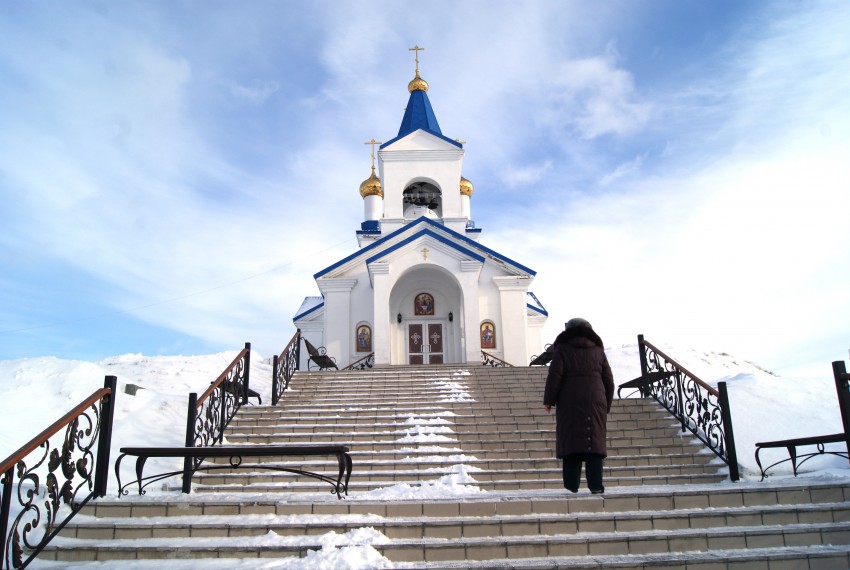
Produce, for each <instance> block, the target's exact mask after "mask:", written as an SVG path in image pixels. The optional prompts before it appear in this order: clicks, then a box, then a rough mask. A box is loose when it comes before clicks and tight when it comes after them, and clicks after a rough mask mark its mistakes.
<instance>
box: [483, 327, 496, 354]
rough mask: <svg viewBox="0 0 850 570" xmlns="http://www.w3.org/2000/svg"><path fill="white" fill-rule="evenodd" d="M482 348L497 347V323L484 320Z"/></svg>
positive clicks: (491, 348)
mask: <svg viewBox="0 0 850 570" xmlns="http://www.w3.org/2000/svg"><path fill="white" fill-rule="evenodd" d="M481 348H482V349H485V348H489V349H490V350H493V349H495V348H496V325H494V324H493V321H484V322H483V323H481Z"/></svg>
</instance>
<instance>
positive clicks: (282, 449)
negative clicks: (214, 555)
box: [115, 445, 352, 499]
mask: <svg viewBox="0 0 850 570" xmlns="http://www.w3.org/2000/svg"><path fill="white" fill-rule="evenodd" d="M128 455H131V456H133V457H136V479H135V480H133V481H130V482H129V483H126V484H124V485H122V484H121V471H120V467H121V460H123V459H124V457H126V456H128ZM277 456H280V457H298V456H310V457H313V456H334V457H336V459H337V462H338V463H339V474H338V475H337V477H336V478H333V477H331V476H329V475H323V474H321V473H315V472H312V471H306V470H304V469H296V468H293V467H285V466H280V465H273V464H272V465H267V464H256V463H254V464H245V463H243V462H242V460H243V458H245V457H277ZM151 457H181V458H183V459H184V461H185V460H187V459H192V460H203V459H205V458H207V457H226V458H228V463H226V464H224V463H223V464H215V463H208V464H206V465H199V466H196V467H195V469H193V470H191V471H190V472H189V473H188V477H189V479H188V480H187V479H185V477H186V475H187V471H186V469H185V468H184V469H181V470H180V471H170V472H168V473H158V474H156V475H149V476H147V477H145V476H144V469H145V463H146V462H147V460H148V459H149V458H151ZM245 467H251V468H255V469H264V470H265V469H268V470H272V471H283V472H287V473H296V474H298V475H306V476H308V477H313V478H314V479H318V480H320V481H324V482H326V483H329V484H330V485H331V487H332V490H331V493H336V496H337V498H340V499H341V498H342V493H345V494H346V495H348V480H349V479H350V478H351V467H352V465H351V456H350V455H349V454H348V447H346V446H344V445H219V446H213V447H122V448H121V455H120V456H119V457H118V459H117V460H116V461H115V476H116V477H117V479H118V495H119V496H121V495H127V494H128V493H129V490H128V489H127V488H128V487H129V486H130V485H132V484H133V483H137V484H138V486H139V494H140V495H144V494H145V491H144V488H145V487H147V486H148V485H150V484H151V483H153V482H155V481H160V480H162V479H166V478H168V477H173V476H175V475H181V474H183V475H184V485H183V492H185V493H188V492H189V489H190V486H189V481H190V480H191V474H192V473H193V472H194V471H211V470H214V469H238V468H245Z"/></svg>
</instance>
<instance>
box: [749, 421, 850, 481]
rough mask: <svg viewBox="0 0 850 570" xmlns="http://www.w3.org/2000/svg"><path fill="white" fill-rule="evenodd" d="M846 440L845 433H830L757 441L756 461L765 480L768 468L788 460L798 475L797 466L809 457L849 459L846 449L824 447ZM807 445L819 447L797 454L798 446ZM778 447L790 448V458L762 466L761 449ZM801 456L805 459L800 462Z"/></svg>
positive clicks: (795, 474) (762, 478)
mask: <svg viewBox="0 0 850 570" xmlns="http://www.w3.org/2000/svg"><path fill="white" fill-rule="evenodd" d="M844 441H846V438H845V436H844V434H843V433H833V434H830V435H819V436H814V437H800V438H796V439H783V440H780V441H765V442H761V443H757V444H756V463H757V464H758V466H759V469H760V470H761V480H762V481H764V478H765V477H767V470H768V469H770V468H771V467H776V466H777V465H779V464H781V463H785V462H786V461H790V462H791V465H792V466H793V467H794V477H796V476H797V468H798V467H800V465H802V464H803V463H805V462H806V461H808V460H809V459H811V458H812V457H816V456H818V455H837V456H839V457H843V458H845V459H848V457H847V451H846V450H845V451H826V449H825V448H824V445H826V444H828V443H841V442H844ZM807 445H814V446H815V448H816V449H817V451H812V452H811V453H804V454H802V455H798V454H797V448H798V447H805V446H807ZM778 447H784V448H785V449H787V450H788V458H787V459H782V460H780V461H777V462H776V463H773V464H771V465H768V466H767V467H762V466H761V458H760V457H759V454H760V453H761V450H762V449H771V448H778ZM799 458H802V459H803V460H802V461H800V462H799V463H798V462H797V459H799Z"/></svg>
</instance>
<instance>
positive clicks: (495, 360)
mask: <svg viewBox="0 0 850 570" xmlns="http://www.w3.org/2000/svg"><path fill="white" fill-rule="evenodd" d="M481 364H483V365H484V366H497V367H502V366H504V367H513V364H511V363H510V362H505V361H504V360H502V359H501V358H499V357H498V356H493V355H492V354H490V353H489V352H484V351H483V350H482V351H481Z"/></svg>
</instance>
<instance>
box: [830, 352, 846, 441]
mask: <svg viewBox="0 0 850 570" xmlns="http://www.w3.org/2000/svg"><path fill="white" fill-rule="evenodd" d="M832 375H833V376H834V377H835V392H836V394H838V409H839V411H840V412H841V423H842V425H843V426H844V441H845V443H846V444H847V455H848V456H849V457H850V374H848V373H847V367H846V366H845V365H844V361H843V360H836V361H835V362H833V363H832Z"/></svg>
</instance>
